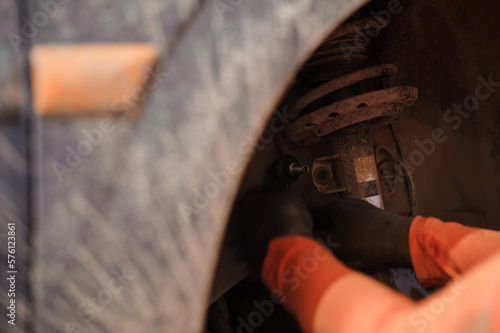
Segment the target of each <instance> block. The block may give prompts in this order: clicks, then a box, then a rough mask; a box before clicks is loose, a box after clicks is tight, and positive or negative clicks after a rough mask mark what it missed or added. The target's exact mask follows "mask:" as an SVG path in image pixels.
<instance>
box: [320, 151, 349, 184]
mask: <svg viewBox="0 0 500 333" xmlns="http://www.w3.org/2000/svg"><path fill="white" fill-rule="evenodd" d="M336 158H338V159H340V158H342V156H341V155H340V154H335V155H328V156H323V157H320V158H317V159H315V160H314V161H313V166H312V179H313V182H314V186H316V188H317V189H318V192H320V193H338V192H344V191H347V188H346V187H338V186H337V183H336V182H335V180H334V178H333V173H334V172H333V169H334V166H333V160H334V159H336Z"/></svg>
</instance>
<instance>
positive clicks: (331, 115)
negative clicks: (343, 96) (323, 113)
mask: <svg viewBox="0 0 500 333" xmlns="http://www.w3.org/2000/svg"><path fill="white" fill-rule="evenodd" d="M336 116H338V113H335V112H332V113H330V114H329V115H328V117H330V118H333V117H336Z"/></svg>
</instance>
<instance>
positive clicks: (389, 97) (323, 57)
mask: <svg viewBox="0 0 500 333" xmlns="http://www.w3.org/2000/svg"><path fill="white" fill-rule="evenodd" d="M385 26H386V21H385V20H383V19H382V18H377V19H373V18H371V19H362V20H357V21H351V22H347V23H346V24H344V25H342V26H341V27H339V28H338V29H337V30H336V31H335V32H334V33H332V34H331V35H330V36H329V37H328V38H327V39H326V40H325V41H324V42H323V43H322V44H321V45H320V46H319V48H318V49H317V50H316V51H315V52H314V53H313V55H312V57H311V58H310V59H309V60H308V61H307V62H306V64H305V66H304V68H303V70H302V72H301V75H302V76H303V77H306V78H307V81H308V85H309V86H310V87H312V89H310V90H309V91H308V92H307V93H305V94H304V95H303V96H302V97H300V98H299V99H298V100H297V101H296V103H295V105H294V107H293V108H292V112H293V113H294V114H297V115H298V119H297V120H296V121H294V122H293V123H292V124H290V125H289V126H288V127H287V129H286V133H287V135H288V137H289V138H290V139H292V140H293V141H295V142H298V143H301V144H308V143H314V142H318V141H319V139H320V138H321V137H322V136H325V135H327V134H330V133H332V132H334V131H336V130H338V129H341V128H344V127H347V126H349V125H353V124H357V123H360V122H364V121H369V120H372V119H375V118H381V117H395V116H397V115H399V114H400V113H401V112H402V111H403V110H404V109H406V108H407V107H409V106H411V105H412V104H413V103H414V102H415V100H416V99H417V95H418V89H417V88H415V87H410V86H399V87H392V88H386V89H380V90H376V91H369V92H364V93H363V92H360V91H359V90H360V89H359V85H358V84H359V83H362V82H365V81H368V80H371V79H377V78H381V77H385V76H391V75H394V74H396V73H397V71H398V69H397V66H396V65H394V64H386V65H376V66H372V67H367V68H361V66H362V65H363V64H364V62H365V61H366V59H367V57H366V55H365V52H366V49H365V45H358V44H359V43H358V40H359V34H360V32H361V31H368V30H369V29H370V32H371V34H372V35H373V33H374V32H377V31H379V30H381V29H383V28H384V27H385ZM360 68H361V69H360ZM356 85H358V86H357V87H356V89H354V93H353V92H350V93H349V94H348V96H345V94H346V93H345V91H343V92H342V90H343V89H344V88H346V87H350V86H353V87H354V86H356ZM351 90H353V89H351ZM335 94H337V96H336V97H335V98H333V99H332V96H334V95H335ZM339 96H340V97H339Z"/></svg>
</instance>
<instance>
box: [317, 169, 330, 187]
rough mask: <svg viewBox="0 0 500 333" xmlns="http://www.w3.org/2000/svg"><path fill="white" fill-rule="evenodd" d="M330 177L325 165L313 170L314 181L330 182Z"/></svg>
mask: <svg viewBox="0 0 500 333" xmlns="http://www.w3.org/2000/svg"><path fill="white" fill-rule="evenodd" d="M330 177H331V175H330V172H329V171H328V169H327V168H325V167H319V168H318V169H316V170H315V171H314V181H315V182H316V183H318V184H319V185H322V186H325V185H327V184H328V183H329V182H330Z"/></svg>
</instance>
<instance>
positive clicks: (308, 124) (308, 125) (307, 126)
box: [304, 123, 316, 128]
mask: <svg viewBox="0 0 500 333" xmlns="http://www.w3.org/2000/svg"><path fill="white" fill-rule="evenodd" d="M314 126H316V124H313V123H306V124H305V125H304V127H305V128H310V127H314Z"/></svg>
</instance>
